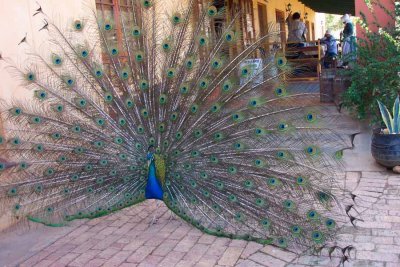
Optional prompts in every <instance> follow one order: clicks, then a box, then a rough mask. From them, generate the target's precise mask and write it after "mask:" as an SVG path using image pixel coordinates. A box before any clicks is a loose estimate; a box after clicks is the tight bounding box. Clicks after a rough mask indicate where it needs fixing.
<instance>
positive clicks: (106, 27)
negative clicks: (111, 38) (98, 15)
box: [104, 23, 113, 31]
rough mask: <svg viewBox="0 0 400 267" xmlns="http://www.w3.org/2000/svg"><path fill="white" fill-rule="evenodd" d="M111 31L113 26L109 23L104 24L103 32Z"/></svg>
mask: <svg viewBox="0 0 400 267" xmlns="http://www.w3.org/2000/svg"><path fill="white" fill-rule="evenodd" d="M112 29H113V26H112V25H111V24H110V23H106V24H104V30H105V31H111V30H112Z"/></svg>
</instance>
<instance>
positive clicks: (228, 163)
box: [0, 0, 352, 251]
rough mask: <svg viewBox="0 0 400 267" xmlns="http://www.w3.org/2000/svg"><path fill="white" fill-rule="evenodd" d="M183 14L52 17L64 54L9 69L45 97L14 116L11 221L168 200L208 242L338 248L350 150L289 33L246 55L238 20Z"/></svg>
mask: <svg viewBox="0 0 400 267" xmlns="http://www.w3.org/2000/svg"><path fill="white" fill-rule="evenodd" d="M173 3H174V2H173V1H171V0H163V1H156V0H134V1H132V8H131V9H132V10H130V13H129V14H130V15H129V16H121V17H120V18H118V19H113V18H111V17H102V16H100V15H98V14H96V12H95V11H93V15H91V16H90V18H81V19H74V20H71V23H70V24H68V25H67V26H66V27H65V26H59V25H57V23H55V22H53V21H52V20H51V19H50V18H49V17H48V16H47V15H46V14H45V13H44V12H43V10H42V9H41V8H39V9H38V11H37V12H36V13H35V15H36V17H39V16H42V19H43V21H44V25H43V27H42V28H41V29H40V30H41V31H45V32H48V35H49V43H50V44H51V45H50V46H51V51H46V55H43V53H38V52H35V51H32V52H31V53H29V55H30V57H29V58H30V59H29V60H28V61H26V62H24V66H22V67H17V66H16V64H13V63H12V62H11V61H10V60H8V59H6V58H5V57H2V58H1V61H2V62H3V63H4V64H7V66H8V67H9V68H12V70H13V71H14V72H15V75H17V76H18V77H20V78H21V82H22V83H23V84H24V86H25V87H26V88H27V89H29V90H30V92H31V93H32V98H31V100H30V101H24V100H18V99H15V100H14V101H13V102H12V103H3V104H2V106H1V115H2V117H3V118H4V119H5V121H6V126H5V130H6V131H5V132H6V135H5V136H1V137H0V153H1V158H2V160H1V161H0V210H1V212H2V213H4V214H8V215H9V216H10V218H13V219H14V220H16V221H22V222H23V221H33V222H37V223H42V224H44V225H47V226H64V225H66V224H68V223H69V222H70V221H73V220H76V219H84V218H89V219H91V218H97V217H100V216H104V215H107V214H111V213H114V212H117V211H119V210H121V209H124V208H126V207H129V206H132V205H136V204H138V203H140V202H142V201H145V200H147V199H156V200H159V201H162V202H164V203H165V205H166V206H167V207H168V208H169V209H170V210H171V211H172V212H173V213H175V214H176V215H177V216H179V217H180V218H182V219H183V220H185V221H186V222H187V223H189V224H191V225H193V227H196V228H198V229H200V230H201V231H203V232H205V233H207V234H211V235H216V236H219V237H228V238H232V239H242V240H248V241H255V242H258V243H261V244H269V245H274V246H277V247H280V248H282V249H287V250H291V251H304V250H315V249H317V250H318V249H322V248H324V247H327V246H329V244H335V243H334V242H335V237H336V233H337V230H338V229H339V228H340V226H341V225H343V224H344V223H346V222H347V221H348V219H349V218H348V217H349V216H347V215H346V213H347V212H348V210H347V211H346V210H345V208H344V206H345V201H346V200H345V198H346V197H347V196H348V195H349V194H348V192H346V191H345V190H344V189H343V188H342V187H341V186H340V184H339V183H338V181H337V179H338V176H339V175H340V174H341V166H342V163H341V162H342V158H343V152H344V150H346V149H349V148H351V147H352V141H351V139H352V138H351V135H350V134H349V133H348V132H346V131H345V130H344V129H340V128H337V127H336V126H335V125H337V124H336V122H337V121H338V120H340V118H339V116H338V115H335V114H333V113H332V112H331V110H330V109H329V108H328V107H325V106H320V105H319V97H320V96H319V93H318V94H317V93H315V92H304V91H302V90H300V89H299V86H296V85H297V84H296V83H291V82H290V79H291V77H292V76H293V75H297V74H298V73H299V70H301V66H296V65H294V64H293V63H291V62H290V61H288V59H287V58H286V55H285V54H284V53H283V52H282V50H281V49H279V48H278V47H277V46H271V45H270V44H272V43H273V42H274V40H277V38H280V34H281V33H280V31H279V29H278V28H277V27H275V26H273V25H271V26H270V27H269V28H268V34H267V35H265V36H257V37H256V38H255V41H253V42H251V43H249V42H247V43H245V44H244V43H243V42H242V40H243V38H242V37H243V34H242V33H241V32H240V30H239V28H240V27H238V25H239V26H240V25H241V24H242V23H245V20H244V19H243V16H241V14H240V12H237V13H233V12H230V11H228V10H226V9H224V8H221V7H217V6H215V5H213V3H209V4H201V5H199V4H198V2H197V1H194V0H189V1H187V3H186V2H185V3H182V2H180V4H173ZM175 3H176V2H175ZM172 7H173V9H174V10H171V8H172ZM117 30H118V31H117ZM118 34H119V35H120V38H116V35H118ZM20 45H21V46H26V47H29V36H28V37H26V38H24V39H23V40H22V41H21V43H20ZM271 47H272V48H271ZM260 51H261V52H262V53H261V52H260Z"/></svg>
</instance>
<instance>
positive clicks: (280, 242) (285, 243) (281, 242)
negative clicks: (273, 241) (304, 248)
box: [277, 237, 288, 248]
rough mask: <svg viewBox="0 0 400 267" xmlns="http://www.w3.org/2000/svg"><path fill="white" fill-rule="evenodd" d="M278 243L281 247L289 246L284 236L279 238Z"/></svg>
mask: <svg viewBox="0 0 400 267" xmlns="http://www.w3.org/2000/svg"><path fill="white" fill-rule="evenodd" d="M277 243H278V246H279V247H281V248H287V246H288V244H287V241H286V239H285V238H283V237H280V238H278V240H277Z"/></svg>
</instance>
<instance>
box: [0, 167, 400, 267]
mask: <svg viewBox="0 0 400 267" xmlns="http://www.w3.org/2000/svg"><path fill="white" fill-rule="evenodd" d="M344 184H345V186H346V188H348V189H349V190H353V191H354V192H355V193H356V194H357V197H356V202H357V210H358V212H359V213H360V214H359V217H361V218H362V219H363V221H358V222H357V223H356V224H357V228H354V227H352V226H351V225H349V226H346V227H344V228H343V229H342V230H341V232H340V236H339V239H340V242H343V244H346V245H349V244H351V245H353V246H354V247H356V251H352V252H351V258H352V259H351V261H350V263H346V264H345V266H355V267H364V266H365V267H367V266H373V267H395V266H400V176H399V175H394V174H391V173H388V172H386V171H381V172H358V171H357V172H347V173H346V176H345V181H344ZM57 229H60V230H59V231H62V228H57ZM43 234H45V233H43ZM21 238H22V239H23V238H25V236H21V237H20V239H21ZM0 244H1V242H0ZM339 244H340V243H339ZM10 245H11V246H12V244H10ZM0 249H2V248H1V247H0ZM0 255H1V254H0ZM6 260H7V259H5V260H4V262H6ZM1 262H2V259H1V258H0V263H1ZM338 263H339V258H337V257H335V256H334V257H333V258H332V259H329V257H328V255H326V253H323V254H322V255H321V256H304V255H303V256H299V255H296V254H293V253H290V252H286V251H283V250H280V249H278V248H275V247H272V246H262V245H260V244H257V243H254V242H246V241H240V240H230V239H227V238H216V237H214V236H210V235H207V234H203V233H202V232H200V231H199V230H197V229H195V228H193V227H192V226H190V225H188V224H186V223H185V222H184V221H182V220H181V219H179V218H177V217H176V216H175V215H173V214H172V213H171V212H170V211H169V210H168V209H167V207H166V206H165V205H164V204H163V203H162V202H159V201H146V202H144V203H142V204H140V205H137V206H134V207H131V208H127V209H125V210H122V211H120V212H118V213H115V214H112V215H109V216H106V217H103V218H97V219H94V220H90V221H89V220H88V221H81V222H80V223H78V224H77V225H75V226H73V227H71V228H70V230H69V231H67V233H64V235H63V236H61V237H60V236H59V237H57V238H56V239H55V240H53V241H52V242H51V243H49V244H48V245H47V246H44V247H41V248H40V250H38V251H36V252H35V253H34V254H33V255H28V257H27V258H25V259H22V260H19V261H16V262H14V263H13V264H9V265H8V266H16V265H18V264H20V265H19V266H29V267H30V266H71V267H72V266H93V267H94V266H106V267H107V266H140V267H145V266H148V267H151V266H165V267H170V266H182V267H191V266H196V267H200V266H204V267H207V266H241V267H244V266H249V267H251V266H269V267H279V266H287V267H289V266H290V267H295V266H298V267H301V266H337V265H338ZM0 265H1V264H0Z"/></svg>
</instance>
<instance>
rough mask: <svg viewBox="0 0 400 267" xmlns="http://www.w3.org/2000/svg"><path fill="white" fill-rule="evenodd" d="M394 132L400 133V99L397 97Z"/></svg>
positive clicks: (394, 110) (394, 111)
mask: <svg viewBox="0 0 400 267" xmlns="http://www.w3.org/2000/svg"><path fill="white" fill-rule="evenodd" d="M393 131H394V133H399V132H400V98H399V96H397V98H396V101H395V102H394V106H393Z"/></svg>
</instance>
